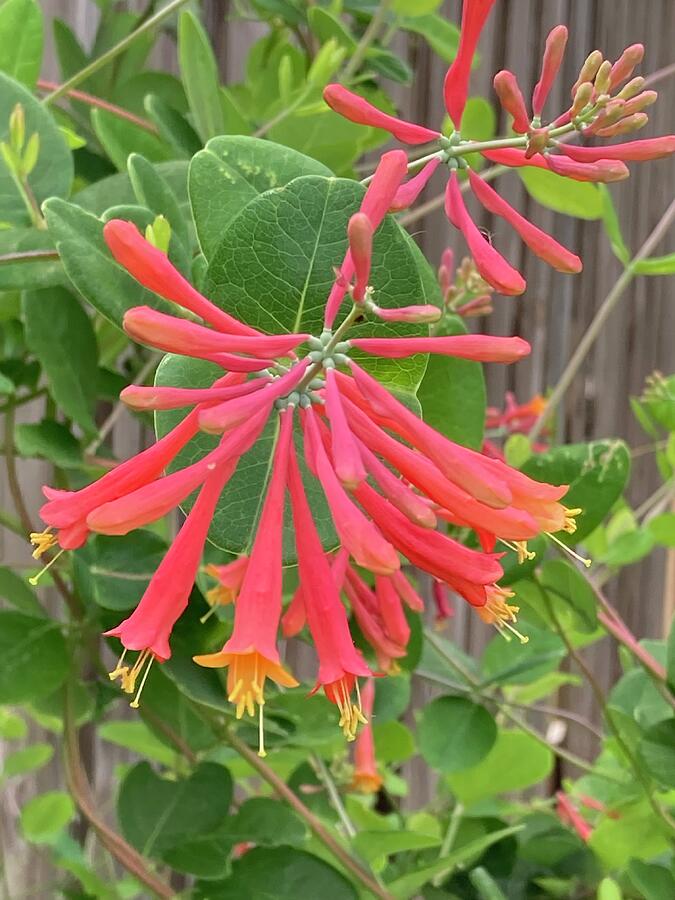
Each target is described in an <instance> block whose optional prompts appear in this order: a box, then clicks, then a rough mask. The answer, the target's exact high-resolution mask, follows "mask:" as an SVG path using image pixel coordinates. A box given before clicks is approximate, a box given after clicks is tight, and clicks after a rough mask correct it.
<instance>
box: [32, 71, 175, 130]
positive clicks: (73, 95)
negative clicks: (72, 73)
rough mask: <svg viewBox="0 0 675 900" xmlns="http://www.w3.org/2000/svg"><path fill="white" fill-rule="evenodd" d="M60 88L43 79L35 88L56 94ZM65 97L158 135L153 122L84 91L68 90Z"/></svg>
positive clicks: (60, 86) (56, 84)
mask: <svg viewBox="0 0 675 900" xmlns="http://www.w3.org/2000/svg"><path fill="white" fill-rule="evenodd" d="M62 87H63V85H60V84H58V83H57V82H55V81H45V79H44V78H41V79H39V81H38V83H37V88H38V90H40V91H52V92H56V91H60V90H61V88H62ZM66 96H67V97H68V98H69V99H70V100H79V101H80V102H81V103H86V104H87V106H95V107H96V108H97V109H104V110H105V111H106V112H109V113H111V114H112V115H113V116H117V118H118V119H126V121H127V122H132V123H133V124H134V125H138V127H139V128H142V129H143V130H144V131H149V132H150V134H159V129H158V128H157V126H156V125H155V124H154V123H153V122H149V121H148V120H147V119H142V118H141V117H140V116H137V115H135V114H134V113H132V112H129V110H128V109H124V108H123V107H121V106H117V105H116V104H115V103H109V102H108V101H107V100H103V99H102V98H101V97H96V96H95V95H94V94H88V93H87V92H86V91H76V90H68V91H66Z"/></svg>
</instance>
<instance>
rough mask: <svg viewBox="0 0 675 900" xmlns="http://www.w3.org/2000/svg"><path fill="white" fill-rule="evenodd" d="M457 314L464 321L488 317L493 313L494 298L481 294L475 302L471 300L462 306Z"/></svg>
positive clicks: (474, 299)
mask: <svg viewBox="0 0 675 900" xmlns="http://www.w3.org/2000/svg"><path fill="white" fill-rule="evenodd" d="M455 312H456V313H457V314H458V315H460V316H462V318H464V319H471V318H475V317H476V316H488V315H489V314H490V313H491V312H492V297H491V296H490V294H481V295H480V296H478V297H474V298H473V300H469V302H468V303H464V304H462V306H460V307H458V308H457V309H456V310H455Z"/></svg>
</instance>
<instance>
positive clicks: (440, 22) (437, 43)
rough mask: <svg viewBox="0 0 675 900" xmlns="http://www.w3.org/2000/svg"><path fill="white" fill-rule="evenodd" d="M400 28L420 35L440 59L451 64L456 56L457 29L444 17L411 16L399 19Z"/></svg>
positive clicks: (432, 14)
mask: <svg viewBox="0 0 675 900" xmlns="http://www.w3.org/2000/svg"><path fill="white" fill-rule="evenodd" d="M400 26H401V28H403V30H404V31H412V32H414V33H415V34H421V35H422V37H423V38H424V39H425V40H426V41H427V43H428V44H429V46H430V47H431V49H432V50H434V51H435V52H436V53H438V55H439V56H440V57H441V59H443V60H445V62H448V63H451V62H452V61H453V59H454V58H455V57H456V56H457V49H458V47H459V28H457V26H456V25H455V24H454V23H453V22H449V21H448V20H447V19H446V18H445V17H444V16H439V15H437V14H435V13H429V14H428V15H426V16H418V15H415V16H411V17H409V18H405V19H401V20H400Z"/></svg>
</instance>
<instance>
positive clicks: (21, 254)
mask: <svg viewBox="0 0 675 900" xmlns="http://www.w3.org/2000/svg"><path fill="white" fill-rule="evenodd" d="M58 258H59V254H58V252H57V251H56V250H17V251H16V252H15V253H3V254H0V265H2V264H3V263H22V262H35V261H36V260H38V261H39V260H41V259H58Z"/></svg>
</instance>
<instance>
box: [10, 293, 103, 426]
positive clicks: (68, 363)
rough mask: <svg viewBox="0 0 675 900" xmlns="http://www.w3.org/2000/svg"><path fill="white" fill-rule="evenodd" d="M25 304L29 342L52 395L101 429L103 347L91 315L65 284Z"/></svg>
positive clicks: (27, 297)
mask: <svg viewBox="0 0 675 900" xmlns="http://www.w3.org/2000/svg"><path fill="white" fill-rule="evenodd" d="M22 307H23V320H24V324H25V327H26V343H27V344H28V348H29V349H30V350H31V351H32V352H33V353H34V354H35V355H36V356H37V357H38V359H39V360H40V363H41V364H42V368H43V370H44V372H45V375H46V376H47V380H48V382H49V390H50V393H51V395H52V397H53V398H54V400H55V401H56V403H57V404H58V406H59V407H60V409H62V410H63V412H64V413H65V414H66V416H68V418H70V419H72V420H73V421H74V422H76V423H77V424H78V425H80V426H81V427H82V428H83V429H84V431H85V432H90V433H91V432H95V431H96V424H95V422H94V419H93V415H92V414H93V411H94V404H95V403H96V388H97V380H98V350H97V346H96V335H95V334H94V329H93V327H92V324H91V322H90V320H89V316H88V315H87V314H86V313H85V311H84V310H83V309H82V306H81V305H80V303H79V302H78V301H77V300H76V299H75V297H73V295H72V294H70V293H68V291H66V290H64V289H63V288H50V289H49V290H44V291H27V292H26V293H25V294H24V295H23V302H22Z"/></svg>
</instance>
